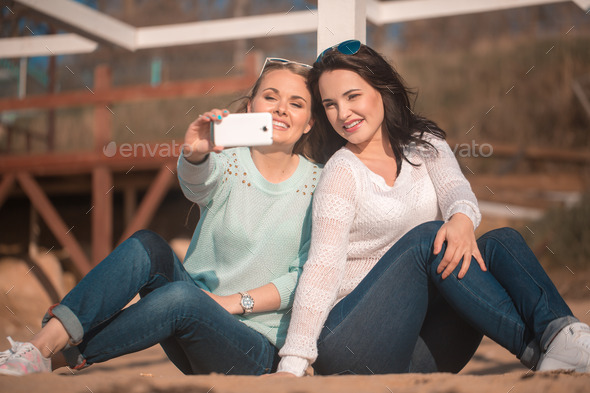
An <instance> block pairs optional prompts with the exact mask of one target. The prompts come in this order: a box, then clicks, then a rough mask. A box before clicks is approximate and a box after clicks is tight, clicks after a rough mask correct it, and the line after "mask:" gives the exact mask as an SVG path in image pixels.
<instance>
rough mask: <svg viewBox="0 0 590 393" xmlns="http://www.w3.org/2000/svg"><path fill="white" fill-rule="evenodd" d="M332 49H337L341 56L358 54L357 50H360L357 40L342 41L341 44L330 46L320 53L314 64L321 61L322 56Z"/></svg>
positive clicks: (359, 43)
mask: <svg viewBox="0 0 590 393" xmlns="http://www.w3.org/2000/svg"><path fill="white" fill-rule="evenodd" d="M332 49H337V50H338V52H340V53H342V54H343V55H355V54H357V53H358V51H359V49H361V42H360V41H359V40H346V41H342V42H341V43H339V44H337V45H334V46H331V47H329V48H328V49H326V50H325V51H323V52H322V53H320V55H319V56H318V58H317V59H316V61H315V62H316V63H318V62H320V61H322V59H323V58H324V55H325V54H326V53H328V52H329V51H331V50H332Z"/></svg>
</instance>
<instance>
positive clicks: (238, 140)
mask: <svg viewBox="0 0 590 393" xmlns="http://www.w3.org/2000/svg"><path fill="white" fill-rule="evenodd" d="M211 142H212V143H213V144H214V145H215V146H223V147H236V146H268V145H272V115H271V114H270V113H268V112H264V113H231V114H229V115H227V116H225V117H224V118H223V119H222V120H221V123H216V122H211Z"/></svg>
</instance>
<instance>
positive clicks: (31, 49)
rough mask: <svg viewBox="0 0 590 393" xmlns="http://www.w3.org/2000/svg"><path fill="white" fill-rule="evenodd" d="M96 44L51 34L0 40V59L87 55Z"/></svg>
mask: <svg viewBox="0 0 590 393" xmlns="http://www.w3.org/2000/svg"><path fill="white" fill-rule="evenodd" d="M97 46H98V44H97V43H96V42H94V41H91V40H89V39H87V38H85V37H82V36H79V35H78V34H52V35H40V36H31V37H15V38H2V39H0V58H5V59H6V58H18V57H33V56H57V55H70V54H75V53H88V52H92V51H94V50H95V49H96V47H97Z"/></svg>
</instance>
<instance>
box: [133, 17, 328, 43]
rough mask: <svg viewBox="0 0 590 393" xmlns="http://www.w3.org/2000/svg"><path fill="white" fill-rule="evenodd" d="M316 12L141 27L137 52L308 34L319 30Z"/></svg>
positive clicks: (138, 30)
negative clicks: (177, 46) (244, 39)
mask: <svg viewBox="0 0 590 393" xmlns="http://www.w3.org/2000/svg"><path fill="white" fill-rule="evenodd" d="M317 25H318V16H317V12H315V11H297V12H289V13H287V14H285V13H280V14H267V15H258V16H244V17H238V18H227V19H217V20H210V21H203V22H194V23H179V24H174V25H164V26H151V27H140V28H138V29H137V36H136V37H137V42H136V48H137V49H145V48H156V47H166V46H176V45H188V44H202V43H206V42H217V41H229V40H237V39H243V38H257V37H266V36H268V37H270V36H278V35H286V34H297V33H308V32H314V31H316V29H317Z"/></svg>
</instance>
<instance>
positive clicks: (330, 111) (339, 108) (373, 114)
mask: <svg viewBox="0 0 590 393" xmlns="http://www.w3.org/2000/svg"><path fill="white" fill-rule="evenodd" d="M318 86H319V91H320V95H321V97H322V105H323V107H324V110H325V111H326V116H327V118H328V120H329V121H330V124H331V125H332V127H333V128H334V130H336V132H337V133H338V134H339V135H340V136H342V137H343V138H344V139H346V140H347V141H348V142H350V143H352V144H354V145H359V144H361V145H362V144H367V143H371V142H372V141H376V140H379V141H380V140H381V138H382V128H383V120H384V109H383V98H382V97H381V94H380V93H379V91H378V90H377V89H375V88H374V87H373V86H371V85H370V84H369V83H367V82H366V81H365V80H364V79H363V78H361V77H360V76H359V75H358V74H357V73H355V72H353V71H349V70H333V71H327V72H325V73H323V74H322V75H321V76H320V78H319V82H318Z"/></svg>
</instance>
